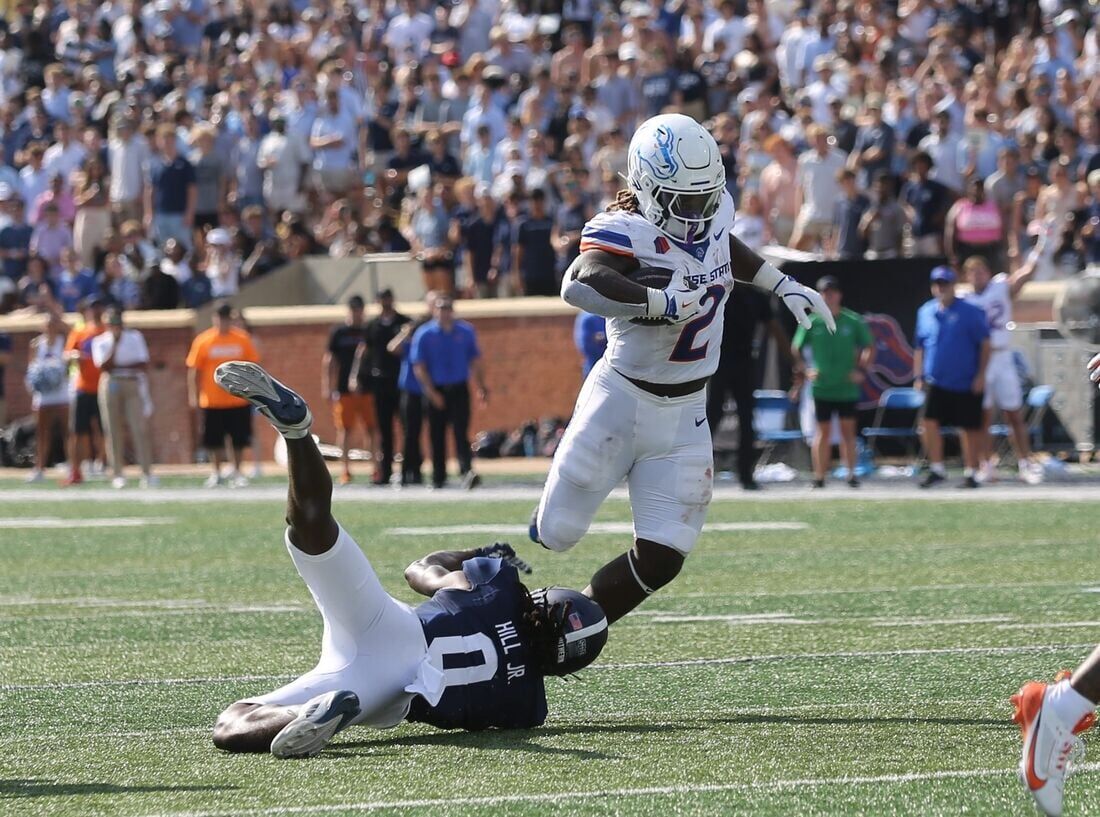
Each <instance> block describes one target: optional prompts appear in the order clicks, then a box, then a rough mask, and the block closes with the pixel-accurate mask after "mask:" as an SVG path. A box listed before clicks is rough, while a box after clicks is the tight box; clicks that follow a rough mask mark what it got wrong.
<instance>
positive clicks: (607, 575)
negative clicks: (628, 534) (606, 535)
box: [584, 539, 684, 624]
mask: <svg viewBox="0 0 1100 817" xmlns="http://www.w3.org/2000/svg"><path fill="white" fill-rule="evenodd" d="M683 566H684V554H682V553H680V552H679V551H676V550H673V549H672V548H670V547H667V546H665V545H659V544H657V543H656V542H650V541H648V540H645V539H638V540H636V541H635V542H634V547H633V548H632V549H631V550H628V551H627V552H626V553H624V554H622V555H621V556H619V557H617V558H615V559H613V560H612V561H610V562H608V563H607V564H606V565H604V566H603V567H601V568H600V569H599V570H597V571H596V573H595V575H593V576H592V580H591V582H590V583H589V585H588V587H586V588H585V589H584V594H585V595H586V596H588V597H589V598H590V599H592V600H593V601H595V602H596V603H598V604H599V605H600V607H602V608H603V611H604V613H605V615H606V616H607V622H608V624H613V623H614V622H616V621H618V620H619V619H620V618H622V617H623V616H625V615H626V614H627V613H629V612H630V611H631V610H633V609H634V608H635V607H637V606H638V605H639V604H641V603H642V602H643V601H645V600H646V598H648V597H649V596H650V595H652V594H653V593H655V592H656V591H657V590H659V589H660V588H662V587H664V586H665V585H666V584H668V583H669V582H671V581H672V580H673V579H675V578H676V576H677V575H679V573H680V569H681V568H682V567H683Z"/></svg>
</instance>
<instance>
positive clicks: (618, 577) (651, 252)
mask: <svg viewBox="0 0 1100 817" xmlns="http://www.w3.org/2000/svg"><path fill="white" fill-rule="evenodd" d="M725 183H726V174H725V170H724V168H723V165H722V160H721V158H720V156H719V153H718V144H717V143H716V142H715V141H714V138H713V137H712V136H711V135H710V133H709V132H708V131H707V130H706V129H705V128H703V127H702V126H701V125H699V124H698V123H697V122H695V120H693V119H691V118H689V117H687V116H683V115H680V114H662V115H660V116H655V117H653V118H651V119H648V120H646V121H645V122H644V123H643V124H642V125H641V126H640V127H639V128H638V130H637V132H636V133H635V134H634V137H633V139H631V142H630V148H629V153H628V159H627V184H628V188H629V189H627V190H623V191H620V193H619V195H618V198H617V199H616V201H615V202H614V203H613V204H612V205H611V206H610V207H608V209H607V211H605V212H602V213H599V214H598V215H596V216H595V217H594V218H592V219H591V220H590V221H589V222H588V223H587V224H586V225H585V226H584V229H583V231H582V232H581V244H580V249H581V253H580V256H579V257H578V258H577V259H576V261H574V262H573V264H572V265H571V266H570V268H569V270H567V272H566V274H565V279H564V280H563V281H562V298H564V299H565V300H566V301H567V302H568V303H570V304H572V305H573V306H576V307H578V308H580V309H583V310H585V311H587V312H592V313H595V314H598V315H603V316H604V317H605V318H607V319H608V320H607V351H606V352H605V353H604V356H603V359H602V360H600V361H599V362H598V363H597V364H596V366H595V367H594V368H593V369H592V371H591V373H590V374H589V375H588V378H587V379H586V380H585V383H584V387H583V388H582V389H581V393H580V395H579V397H578V398H577V404H576V408H575V409H574V412H573V418H572V420H571V421H570V423H569V427H568V428H567V429H566V431H565V436H564V437H563V438H562V441H561V445H560V446H559V447H558V450H557V454H556V455H555V457H554V462H553V465H552V466H551V469H550V474H549V477H548V478H547V481H546V486H545V488H544V490H543V494H542V500H541V501H540V503H539V507H538V509H537V510H536V512H535V516H534V518H533V519H532V525H531V536H532V538H533V539H535V541H538V542H540V543H541V544H543V545H544V546H545V547H547V548H549V549H550V550H555V551H565V550H568V549H569V548H571V547H573V546H574V545H575V544H577V542H579V541H580V539H581V537H583V536H584V535H585V533H586V532H587V531H588V527H589V525H590V524H591V522H592V518H593V516H594V515H595V513H596V511H597V509H598V508H599V507H600V505H601V504H602V503H603V501H604V499H605V498H606V497H607V495H608V493H610V491H611V489H612V488H614V487H615V486H616V485H618V484H619V482H620V481H621V480H622V479H623V478H624V477H625V478H626V479H627V485H628V488H629V491H630V504H631V508H632V509H633V513H634V536H635V542H634V546H633V548H631V550H629V551H628V552H626V553H624V554H622V555H621V556H619V557H618V558H617V559H615V560H613V561H612V562H610V563H609V564H607V565H605V566H604V567H602V568H600V570H599V571H597V572H596V574H595V575H594V576H593V577H592V581H591V584H590V585H589V586H588V588H586V589H585V591H584V592H585V594H586V595H588V596H590V597H591V598H593V599H595V600H597V601H598V602H599V604H600V605H601V606H602V607H603V609H604V611H605V612H606V614H607V618H608V621H615V620H616V619H619V618H621V617H622V616H623V615H625V614H626V613H628V612H629V611H630V610H632V609H633V608H634V607H636V606H637V605H638V604H640V603H641V602H642V601H643V600H644V599H645V598H646V596H648V595H649V594H650V593H653V592H654V591H655V590H657V589H658V588H660V587H662V586H663V585H665V584H667V583H668V582H670V581H671V580H672V579H673V578H674V577H675V576H676V574H677V573H679V571H680V568H681V566H682V565H683V561H684V557H685V556H686V555H687V554H688V553H690V552H691V549H692V548H693V547H694V546H695V541H696V539H697V538H698V536H699V531H700V530H701V529H702V526H703V521H704V519H705V517H706V513H707V506H708V505H709V504H710V498H711V482H712V471H713V462H712V457H713V453H712V449H711V438H710V430H709V428H708V426H707V411H706V383H707V378H709V377H710V376H711V375H712V374H713V373H714V371H715V369H716V368H717V366H718V356H719V351H720V346H721V340H722V316H723V306H724V304H725V301H726V298H727V297H729V295H730V291H731V290H732V289H733V285H734V280H735V279H736V280H740V281H745V282H749V283H752V284H753V285H755V286H758V287H760V288H761V289H764V290H766V291H768V292H771V293H774V294H775V295H776V296H778V297H779V298H780V300H782V301H783V303H784V304H786V305H787V307H788V309H790V310H791V312H793V313H794V315H795V317H796V318H797V319H798V321H799V322H800V323H802V324H803V325H807V326H808V325H809V322H810V321H809V314H810V313H811V312H816V313H818V314H819V315H821V316H822V318H823V319H824V320H825V321H826V323H827V324H828V325H829V327H830V328H831V329H832V328H835V325H834V323H833V316H832V313H831V312H830V311H829V308H828V307H827V306H826V305H825V301H824V300H823V299H822V297H821V296H820V295H819V294H818V293H817V291H816V290H813V289H810V288H808V287H804V286H802V285H801V284H799V283H798V282H796V281H795V280H794V279H792V278H790V277H789V276H786V275H784V274H783V273H781V272H780V271H779V270H778V269H776V268H775V267H774V266H772V265H771V264H770V263H768V262H766V261H765V260H764V259H763V258H761V257H760V256H759V255H757V254H756V253H755V252H753V251H752V250H750V249H748V248H747V247H746V246H745V245H744V244H742V243H741V242H740V241H739V240H738V239H736V238H734V237H733V235H732V234H731V231H730V228H731V227H732V225H733V217H734V212H733V209H734V208H733V200H732V199H731V197H730V195H729V193H727V192H726V186H725ZM642 267H660V268H663V269H667V270H671V271H672V273H673V275H672V278H671V280H670V282H669V284H668V286H667V287H665V288H664V289H658V288H652V287H647V286H644V285H642V284H640V283H636V282H634V281H632V280H630V277H629V276H630V275H631V274H632V273H633V272H634V271H636V270H638V269H640V268H642ZM638 319H643V320H642V321H639V320H638ZM645 319H649V320H648V321H646V320H645Z"/></svg>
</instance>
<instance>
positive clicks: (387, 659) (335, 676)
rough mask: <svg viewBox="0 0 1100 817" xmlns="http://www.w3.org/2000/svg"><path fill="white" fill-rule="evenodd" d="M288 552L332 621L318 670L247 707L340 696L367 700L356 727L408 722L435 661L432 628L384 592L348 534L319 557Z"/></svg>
mask: <svg viewBox="0 0 1100 817" xmlns="http://www.w3.org/2000/svg"><path fill="white" fill-rule="evenodd" d="M286 547H287V550H289V551H290V558H291V559H293V560H294V566H295V567H296V568H297V569H298V574H299V575H300V576H301V577H302V579H303V580H304V581H305V583H306V586H307V587H308V588H309V592H310V593H311V594H312V595H313V600H314V602H316V604H317V609H318V611H320V613H321V619H322V621H323V622H324V634H323V636H322V638H321V658H320V660H319V661H318V662H317V666H316V667H314V668H313V669H312V670H310V671H309V672H307V673H306V674H305V675H303V676H301V677H300V678H298V679H297V680H294V681H291V682H290V683H289V684H287V685H286V686H283V687H280V688H279V689H276V690H275V691H274V692H269V693H267V694H266V695H258V696H256V697H254V698H246V699H244V701H242V703H257V704H275V705H277V706H295V705H297V704H304V703H305V702H306V701H308V700H309V699H310V698H313V697H315V696H317V695H321V694H322V693H325V692H332V691H334V690H338V689H349V690H351V691H352V692H354V693H355V694H356V695H358V696H359V706H360V711H359V714H358V715H357V716H356V717H355V718H354V719H353V720H352V721H351V724H358V723H365V724H367V725H368V726H374V727H376V728H378V729H386V728H388V727H391V726H396V725H397V724H399V723H401V721H403V720H404V719H405V715H406V714H408V711H409V703H410V702H411V701H412V699H413V695H412V693H410V692H407V691H406V690H405V687H406V686H409V685H410V684H413V683H414V682H415V681H416V679H417V677H418V672H419V670H420V667H421V665H422V664H423V663H424V660H425V657H426V656H427V654H428V650H427V644H426V642H425V639H424V628H423V627H422V626H421V624H420V619H419V618H418V617H417V615H416V613H415V612H414V611H413V609H412V608H411V607H409V605H407V604H404V603H403V602H400V601H398V600H397V599H394V598H392V597H391V596H390V595H389V593H387V592H386V591H385V590H384V589H383V588H382V584H381V582H379V581H378V576H377V575H376V574H375V572H374V568H373V567H371V564H370V562H369V561H368V560H367V557H366V555H365V554H364V553H363V551H362V550H361V549H360V548H359V545H357V544H356V542H355V540H354V539H352V538H351V536H350V535H349V534H348V533H347V531H345V530H344V529H343V528H340V534H339V536H338V537H337V539H336V544H335V545H333V546H332V548H330V549H329V550H327V551H326V552H324V553H322V554H320V555H318V556H311V555H309V554H308V553H303V552H302V551H300V550H298V548H296V547H294V545H292V544H291V543H290V537H289V532H288V534H287V536H286Z"/></svg>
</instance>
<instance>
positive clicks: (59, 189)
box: [33, 171, 76, 227]
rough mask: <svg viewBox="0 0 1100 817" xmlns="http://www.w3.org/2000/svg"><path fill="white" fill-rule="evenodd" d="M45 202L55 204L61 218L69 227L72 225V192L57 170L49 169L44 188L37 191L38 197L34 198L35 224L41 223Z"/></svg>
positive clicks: (74, 207) (73, 215)
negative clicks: (39, 191)
mask: <svg viewBox="0 0 1100 817" xmlns="http://www.w3.org/2000/svg"><path fill="white" fill-rule="evenodd" d="M47 204H53V205H56V206H57V212H58V213H59V214H60V215H61V220H62V221H63V222H65V223H66V224H67V225H69V226H70V227H71V226H72V223H73V220H74V219H75V218H76V202H75V201H74V200H73V195H72V192H71V191H70V190H69V188H68V187H67V186H66V183H65V178H64V177H63V176H62V175H61V174H60V173H58V172H57V171H50V175H49V179H48V182H47V184H46V189H45V190H43V191H42V192H41V193H39V194H38V198H36V199H35V200H34V209H33V212H34V223H35V224H36V225H37V224H41V223H42V218H43V212H44V211H45V207H46V205H47Z"/></svg>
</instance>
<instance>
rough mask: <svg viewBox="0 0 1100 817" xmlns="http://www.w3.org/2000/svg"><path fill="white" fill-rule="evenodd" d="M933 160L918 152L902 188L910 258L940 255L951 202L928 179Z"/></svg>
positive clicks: (946, 191) (940, 187)
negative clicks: (910, 241)
mask: <svg viewBox="0 0 1100 817" xmlns="http://www.w3.org/2000/svg"><path fill="white" fill-rule="evenodd" d="M932 167H933V162H932V157H931V156H929V155H928V154H927V153H925V152H924V151H918V152H917V153H916V154H914V156H913V158H912V159H911V160H910V162H909V181H908V182H907V183H906V184H905V187H904V188H902V201H903V206H904V207H905V212H906V220H907V221H908V222H909V225H910V233H909V234H910V236H911V237H912V240H913V247H912V254H913V255H917V256H931V257H937V256H940V255H943V229H944V224H946V222H947V211H948V210H949V209H950V208H951V202H952V200H953V198H954V196H953V194H952V193H951V190H950V189H948V188H947V187H945V186H944V185H942V184H940V183H939V182H938V181H936V180H935V179H933V178H932V177H931V171H932Z"/></svg>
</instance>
